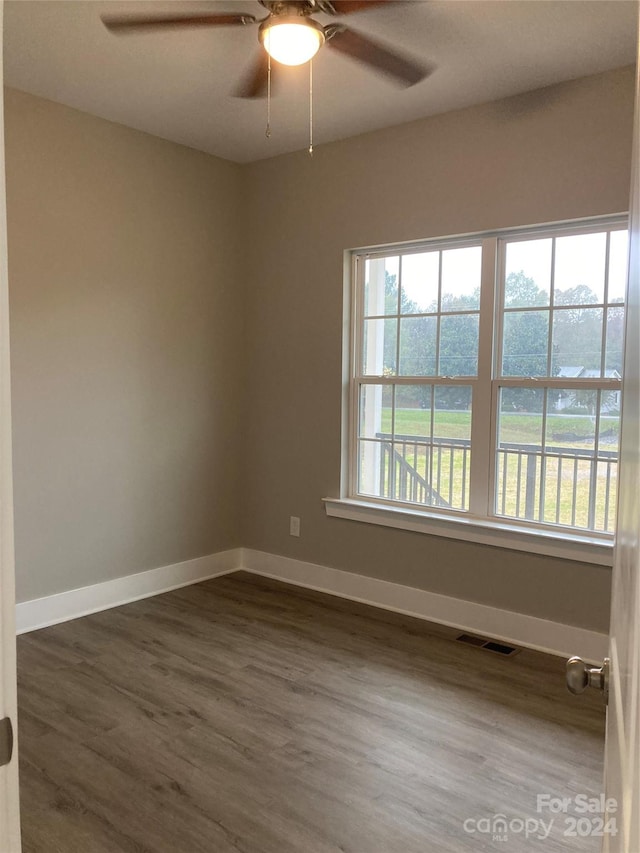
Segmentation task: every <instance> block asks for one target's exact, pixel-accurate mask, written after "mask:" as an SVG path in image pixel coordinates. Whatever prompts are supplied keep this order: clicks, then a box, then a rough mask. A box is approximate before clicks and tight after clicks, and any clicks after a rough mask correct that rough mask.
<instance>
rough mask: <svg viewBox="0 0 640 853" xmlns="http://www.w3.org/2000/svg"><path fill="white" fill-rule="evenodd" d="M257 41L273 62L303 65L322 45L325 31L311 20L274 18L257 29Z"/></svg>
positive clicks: (285, 17) (294, 16) (282, 16)
mask: <svg viewBox="0 0 640 853" xmlns="http://www.w3.org/2000/svg"><path fill="white" fill-rule="evenodd" d="M260 41H261V42H262V44H263V46H264V49H265V50H266V51H267V53H268V54H269V56H270V57H271V58H272V59H275V60H276V62H281V63H282V64H283V65H304V63H305V62H308V61H309V60H310V59H313V57H314V56H315V55H316V53H317V52H318V51H319V50H320V48H321V47H322V45H323V44H324V29H323V27H322V26H321V25H320V24H317V23H316V22H315V21H313V20H312V19H311V18H305V17H302V16H298V15H274V16H272V17H271V18H267V20H266V21H265V22H264V23H263V24H262V26H261V27H260Z"/></svg>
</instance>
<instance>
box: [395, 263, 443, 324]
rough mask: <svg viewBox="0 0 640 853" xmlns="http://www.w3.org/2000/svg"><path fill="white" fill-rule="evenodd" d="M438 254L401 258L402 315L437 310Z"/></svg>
mask: <svg viewBox="0 0 640 853" xmlns="http://www.w3.org/2000/svg"><path fill="white" fill-rule="evenodd" d="M439 275H440V252H423V253H421V254H418V255H403V256H402V302H401V306H400V310H401V312H402V313H403V314H428V313H435V312H437V310H438V278H439Z"/></svg>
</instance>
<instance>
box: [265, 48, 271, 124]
mask: <svg viewBox="0 0 640 853" xmlns="http://www.w3.org/2000/svg"><path fill="white" fill-rule="evenodd" d="M267 56H268V57H269V59H268V62H267V129H266V130H265V132H264V135H265V136H266V137H267V139H270V138H271V54H270V53H267Z"/></svg>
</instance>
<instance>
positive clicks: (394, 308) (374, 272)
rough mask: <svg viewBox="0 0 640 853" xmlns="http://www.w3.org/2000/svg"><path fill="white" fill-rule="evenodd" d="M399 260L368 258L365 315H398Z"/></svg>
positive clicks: (365, 279) (393, 258)
mask: <svg viewBox="0 0 640 853" xmlns="http://www.w3.org/2000/svg"><path fill="white" fill-rule="evenodd" d="M398 270H399V258H398V257H397V256H394V257H390V258H368V259H367V260H366V261H365V267H364V315H365V317H380V316H382V315H384V314H397V313H398Z"/></svg>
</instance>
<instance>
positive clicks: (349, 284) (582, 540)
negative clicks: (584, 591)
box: [324, 213, 628, 566]
mask: <svg viewBox="0 0 640 853" xmlns="http://www.w3.org/2000/svg"><path fill="white" fill-rule="evenodd" d="M620 225H622V226H628V216H627V214H624V213H623V214H616V215H613V216H606V217H591V218H587V219H582V220H573V221H570V222H564V223H551V224H545V225H538V226H531V227H526V228H512V229H501V230H499V231H492V232H480V233H475V234H466V235H459V236H454V237H444V238H437V239H436V238H434V239H431V240H423V241H420V242H419V243H418V242H412V243H406V244H390V245H388V246H376V247H375V248H373V249H368V248H367V247H363V248H360V249H353V250H351V251H348V252H345V300H344V307H345V312H344V317H345V323H344V327H343V342H344V350H343V351H344V358H343V406H342V411H343V418H342V453H341V485H340V496H339V497H338V498H335V497H327V498H325V499H324V505H325V511H326V514H327V515H328V516H330V517H334V518H342V519H349V520H353V521H360V522H365V523H369V524H377V525H382V526H384V527H394V528H398V529H401V530H410V531H414V532H421V533H427V534H430V535H433V536H440V537H445V538H452V539H459V540H463V541H469V542H476V543H479V544H485V545H492V546H495V547H501V548H507V549H511V550H516V551H527V552H529V553H534V554H542V555H547V556H553V557H558V558H562V559H568V560H577V561H580V562H585V563H592V564H596V565H601V566H611V565H612V563H613V544H614V543H613V534H598V533H593V532H591V531H584V532H582V531H578V530H575V529H572V528H567V527H561V526H558V527H555V526H551V525H550V526H543V525H540V524H539V523H534V524H532V525H531V526H530V525H529V524H527V523H526V522H525V523H522V522H521V521H520V520H513V521H511V520H509V519H507V518H502V517H495V516H494V517H491V516H487V517H485V516H479V515H477V514H476V515H474V514H473V513H472V510H473V509H474V507H475V508H477V507H478V506H480V505H482V503H483V502H484V505H485V506H486V505H487V495H486V494H478V492H477V489H478V478H477V477H476V478H475V483H474V479H473V477H472V480H471V483H472V485H471V489H472V491H471V494H470V510H471V511H470V512H457V511H451V512H443V511H442V510H436V509H434V508H432V507H428V508H424V509H423V508H414V507H413V506H407V505H403V504H401V503H397V504H391V503H389V502H387V501H384V500H380V501H379V502H378V501H377V500H376V499H375V498H372V499H367V498H365V497H364V496H361V495H357V494H353V493H351V491H350V489H351V484H352V483H355V482H356V471H355V466H356V464H357V454H356V452H355V444H354V441H355V439H354V435H355V429H354V428H352V425H353V424H355V423H357V413H356V411H355V409H354V407H355V406H357V405H358V400H357V394H356V393H354V387H355V385H356V382H355V379H354V377H355V369H354V366H355V364H356V362H355V359H356V358H357V354H358V349H357V347H358V343H359V341H360V335H361V329H360V325H361V324H360V323H357V324H356V320H357V318H356V316H355V304H356V299H355V295H356V286H357V282H356V275H355V265H356V257H357V256H358V255H362V254H365V253H366V254H368V255H369V256H370V257H376V256H377V257H383V256H385V255H386V254H388V253H389V252H392V251H396V252H397V251H407V250H409V249H412V248H414V247H415V248H416V249H418V248H424V247H425V246H427V245H432V246H433V247H434V248H435V247H436V246H438V247H439V248H442V247H444V246H445V245H446V244H447V243H454V244H455V245H457V246H459V245H461V244H462V243H463V241H465V240H467V241H469V242H471V241H474V242H477V241H480V240H481V241H482V243H483V261H482V262H483V268H482V281H483V285H484V284H485V276H491V278H496V277H495V274H494V270H495V268H496V264H497V263H498V262H499V258H498V257H497V255H498V240H500V239H509V238H511V239H513V238H514V237H519V236H522V237H524V236H530V237H532V239H534V236H533V235H535V237H538V238H539V237H542V236H545V235H546V234H549V233H551V234H553V235H554V236H557V235H558V234H559V233H561V232H562V233H566V234H570V233H572V232H574V233H577V232H580V231H581V230H583V229H584V228H585V227H589V228H594V229H595V228H597V227H599V226H602V227H603V228H612V227H616V226H620ZM495 299H496V292H495V288H494V287H493V286H490V287H487V286H483V287H482V291H481V300H482V301H481V313H480V317H481V320H480V324H481V325H480V339H479V340H480V351H479V354H478V355H479V359H478V364H479V373H478V377H477V379H476V380H475V381H476V382H479V381H481V376H480V370H482V369H483V367H484V370H485V371H486V370H489V372H490V373H491V374H492V376H489V377H484V381H485V382H486V383H487V385H488V386H489V385H490V386H491V387H492V389H494V388H496V387H497V383H498V382H499V383H500V385H504V384H511V382H510V379H508V378H506V377H505V378H504V379H500V380H498V379H497V378H496V371H495V370H494V369H493V360H492V359H491V357H487V353H486V350H487V348H489V349H492V350H493V349H494V347H493V339H492V338H493V336H492V334H491V333H489V332H488V331H487V325H490V326H493V322H494V316H495V307H494V302H495ZM483 326H484V327H485V328H484V334H483ZM494 333H495V332H494ZM483 349H484V350H485V355H484V357H482V350H483ZM495 349H497V348H495ZM493 355H494V359H495V358H496V357H497V355H498V354H497V352H494V353H493ZM372 379H373V377H372ZM429 379H430V380H431V377H429ZM436 381H437V380H436ZM531 381H532V382H535V380H531ZM514 382H517V383H518V384H521V383H522V380H514ZM599 382H601V380H599ZM562 383H563V387H565V386H566V385H567V380H566V379H563V380H562V381H561V383H560V384H562ZM569 384H571V383H569ZM581 387H583V386H582V383H581ZM480 396H481V395H480ZM493 396H494V395H493V393H492V394H491V395H490V396H489V395H485V397H483V398H482V399H481V401H479V404H480V405H482V406H483V407H484V408H487V409H488V417H483V418H482V419H481V420H480V419H477V420H476V423H479V422H481V423H482V424H483V426H482V427H481V429H484V430H489V431H494V430H495V423H494V421H495V419H494V418H493V417H492V413H493V406H494V401H493ZM474 405H478V404H477V403H474ZM473 438H474V436H472V440H473ZM493 438H494V439H495V436H493ZM476 457H478V458H479V459H480V463H479V464H489V466H490V467H491V469H493V465H492V460H489V461H486V460H483V459H482V457H481V455H480V454H476ZM472 464H473V456H472ZM493 476H494V473H493V470H491V471H490V472H489V474H488V476H486V477H485V478H483V479H481V480H480V487H479V488H480V491H481V492H483V493H484V491H485V487H486V486H490V487H491V488H493V483H492V478H493ZM474 491H475V494H474Z"/></svg>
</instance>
